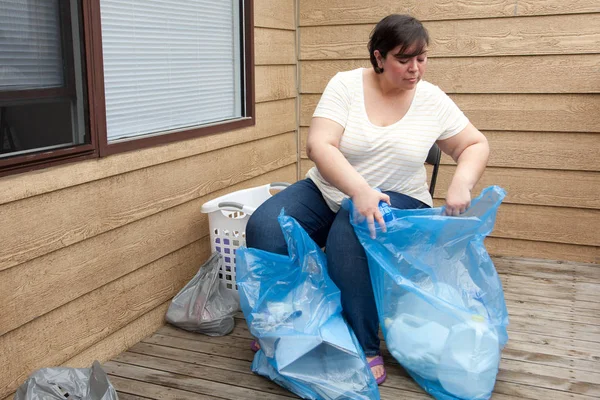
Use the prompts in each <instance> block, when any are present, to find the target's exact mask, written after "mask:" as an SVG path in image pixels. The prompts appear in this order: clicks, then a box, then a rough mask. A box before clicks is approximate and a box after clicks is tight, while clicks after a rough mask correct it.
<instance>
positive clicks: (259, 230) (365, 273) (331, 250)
mask: <svg viewBox="0 0 600 400" xmlns="http://www.w3.org/2000/svg"><path fill="white" fill-rule="evenodd" d="M384 193H385V194H387V195H389V196H390V200H391V203H392V207H395V208H402V209H409V208H423V207H428V206H427V205H426V204H425V203H423V202H421V201H419V200H416V199H414V198H412V197H409V196H406V195H403V194H400V193H395V192H384ZM282 208H284V209H285V213H286V214H287V215H289V216H291V217H293V218H295V219H296V221H298V223H300V225H301V226H302V227H303V228H304V229H305V230H306V232H307V233H308V234H309V235H310V237H311V238H312V239H313V240H314V241H315V242H316V243H317V245H319V246H320V247H323V246H325V248H326V251H325V252H326V255H327V270H328V272H329V276H330V277H331V279H332V280H333V282H334V283H335V284H336V285H337V287H338V288H339V289H340V293H341V300H342V309H343V314H344V317H345V318H346V321H347V322H348V324H349V325H350V327H351V328H352V330H353V331H354V334H355V335H356V338H357V339H358V342H359V343H360V345H361V346H362V348H363V351H364V352H365V355H366V356H367V357H372V356H376V355H379V354H380V350H379V336H378V331H379V321H378V316H377V308H376V305H375V298H374V295H373V288H372V286H371V276H370V274H369V265H368V263H367V258H366V254H365V251H364V249H363V247H362V245H361V244H360V242H359V241H358V238H357V237H356V234H355V233H354V228H353V227H352V225H351V224H350V218H349V214H348V211H346V210H344V209H340V210H339V211H338V212H337V213H334V212H333V211H331V209H330V208H329V207H328V206H327V204H326V203H325V200H324V199H323V196H322V195H321V192H320V191H319V189H318V188H317V186H316V185H315V184H314V183H313V182H312V181H311V180H310V179H304V180H302V181H298V182H296V183H294V184H293V185H291V186H290V187H288V188H286V189H285V190H283V191H281V192H280V193H278V194H277V195H275V196H273V197H271V198H270V199H269V200H267V201H266V202H264V203H263V204H262V205H261V206H260V207H258V209H257V210H256V211H255V212H254V214H252V216H251V217H250V220H249V221H248V225H247V226H246V245H247V246H248V247H251V248H256V249H261V250H265V251H269V252H272V253H277V254H284V255H287V254H288V252H287V244H286V242H285V240H284V238H283V233H282V232H281V228H280V227H279V223H278V221H277V216H278V215H279V213H280V212H281V209H282Z"/></svg>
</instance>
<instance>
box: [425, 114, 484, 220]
mask: <svg viewBox="0 0 600 400" xmlns="http://www.w3.org/2000/svg"><path fill="white" fill-rule="evenodd" d="M437 144H438V146H439V147H440V149H441V150H442V151H443V152H444V153H446V154H448V155H449V156H451V157H452V159H453V160H454V161H456V163H457V167H456V171H455V172H454V176H453V177H452V182H451V183H450V186H449V187H448V193H447V194H446V214H448V215H454V216H457V215H459V214H462V213H463V212H465V211H466V209H467V208H469V206H470V205H471V190H473V187H475V184H477V182H478V181H479V178H481V175H482V174H483V170H484V169H485V166H486V165H487V160H488V156H489V154H490V147H489V145H488V141H487V139H486V137H485V136H484V135H483V133H481V132H479V130H478V129H477V128H475V127H474V126H473V124H471V123H469V124H468V125H467V127H466V128H465V129H463V130H462V131H461V132H460V133H458V134H457V135H454V136H452V137H451V138H449V139H445V140H438V141H437Z"/></svg>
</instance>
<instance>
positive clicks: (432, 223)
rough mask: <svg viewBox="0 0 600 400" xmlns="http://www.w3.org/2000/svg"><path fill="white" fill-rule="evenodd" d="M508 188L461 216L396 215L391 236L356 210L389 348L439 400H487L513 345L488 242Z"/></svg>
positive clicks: (486, 194)
mask: <svg viewBox="0 0 600 400" xmlns="http://www.w3.org/2000/svg"><path fill="white" fill-rule="evenodd" d="M504 196H505V192H504V190H503V189H501V188H499V187H497V186H492V187H488V188H486V189H485V190H483V192H482V193H481V195H480V196H479V197H477V198H476V199H474V200H473V201H472V204H471V207H470V208H469V209H468V210H467V211H466V212H465V213H464V214H461V215H460V216H458V217H452V216H445V215H444V208H443V207H439V208H427V209H418V210H399V209H392V210H393V219H392V220H391V221H390V222H387V223H386V228H387V232H386V233H383V232H382V231H381V229H380V228H379V227H376V238H375V239H372V238H371V237H370V233H369V230H368V226H367V225H366V222H364V221H362V222H359V220H360V219H359V218H356V216H357V214H355V212H354V210H353V208H352V202H351V201H350V200H346V201H345V202H344V204H343V206H344V207H346V208H347V209H349V210H350V219H351V221H350V222H351V223H352V224H353V226H354V230H355V232H356V234H357V236H358V238H359V240H360V242H361V243H362V245H363V247H364V248H365V251H366V253H367V258H368V261H369V270H370V273H371V281H372V284H373V291H374V293H375V300H376V303H377V311H378V314H379V320H380V322H381V325H382V330H383V334H384V337H385V340H386V344H387V347H388V349H389V351H390V352H391V353H392V355H393V356H394V358H396V359H397V360H398V362H399V363H400V364H401V365H402V366H403V367H404V368H405V369H406V370H407V371H408V373H409V374H410V375H411V376H412V377H413V379H414V380H415V381H417V383H418V384H419V385H420V386H421V387H422V388H423V389H425V390H426V391H427V392H428V393H429V394H431V395H432V396H434V397H435V398H436V399H442V400H454V399H470V400H475V399H477V400H479V399H489V398H490V397H491V392H492V390H493V387H494V384H495V381H496V375H497V373H498V366H499V363H500V352H501V350H502V348H503V347H504V345H505V344H506V342H507V341H508V334H507V332H506V326H507V325H508V312H507V309H506V303H505V301H504V293H503V290H502V284H501V282H500V279H499V277H498V274H497V272H496V269H495V268H494V264H493V263H492V260H491V259H490V257H489V255H488V253H487V251H486V249H485V246H484V243H483V240H484V238H485V237H486V236H487V235H489V234H490V232H491V231H492V229H493V227H494V223H495V220H496V212H497V210H498V207H499V206H500V203H501V202H502V199H503V198H504Z"/></svg>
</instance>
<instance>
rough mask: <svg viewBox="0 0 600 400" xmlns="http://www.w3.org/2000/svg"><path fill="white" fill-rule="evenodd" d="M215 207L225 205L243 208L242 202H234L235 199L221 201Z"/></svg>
mask: <svg viewBox="0 0 600 400" xmlns="http://www.w3.org/2000/svg"><path fill="white" fill-rule="evenodd" d="M217 207H219V208H226V207H230V208H237V209H238V210H240V211H241V210H243V209H244V205H243V204H241V203H236V202H235V201H222V202H220V203H219V204H218V205H217Z"/></svg>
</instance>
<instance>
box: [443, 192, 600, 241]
mask: <svg viewBox="0 0 600 400" xmlns="http://www.w3.org/2000/svg"><path fill="white" fill-rule="evenodd" d="M443 203H444V202H443V200H440V199H436V200H434V204H435V205H436V206H440V205H442V204H443ZM584 224H585V225H584ZM599 224H600V210H590V209H584V208H566V207H547V206H530V205H523V204H508V203H503V204H502V205H501V206H500V209H499V211H498V216H497V219H496V225H495V228H494V231H493V232H492V234H491V236H493V237H502V238H507V239H523V240H532V241H544V242H554V243H565V244H578V245H584V246H600V234H599V233H598V229H597V227H598V226H600V225H599Z"/></svg>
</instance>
